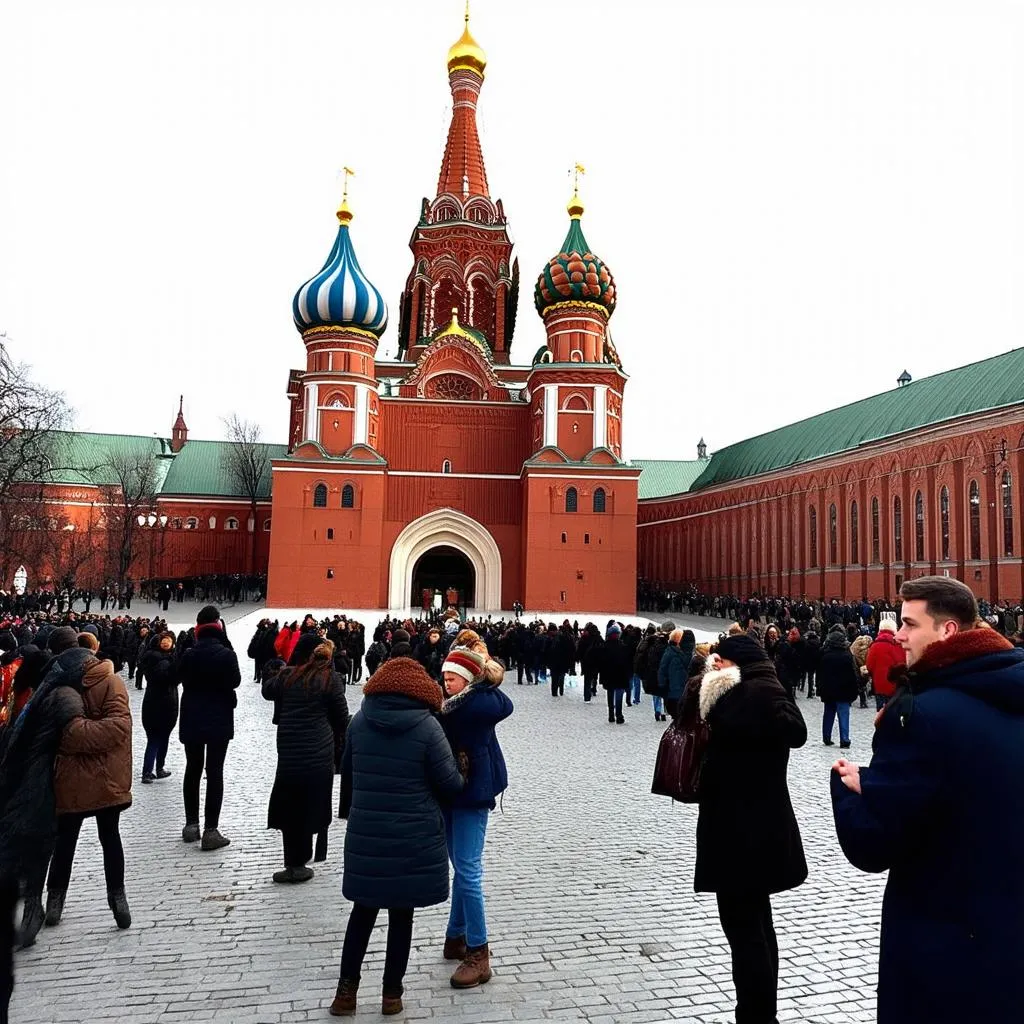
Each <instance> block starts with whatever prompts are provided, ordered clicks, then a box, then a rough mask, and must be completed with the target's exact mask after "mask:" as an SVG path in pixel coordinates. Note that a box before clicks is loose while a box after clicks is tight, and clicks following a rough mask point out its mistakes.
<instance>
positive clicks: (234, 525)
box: [224, 516, 238, 530]
mask: <svg viewBox="0 0 1024 1024" xmlns="http://www.w3.org/2000/svg"><path fill="white" fill-rule="evenodd" d="M224 529H225V530H237V529H238V520H237V519H236V518H235V517H234V516H229V517H228V518H227V519H225V520H224Z"/></svg>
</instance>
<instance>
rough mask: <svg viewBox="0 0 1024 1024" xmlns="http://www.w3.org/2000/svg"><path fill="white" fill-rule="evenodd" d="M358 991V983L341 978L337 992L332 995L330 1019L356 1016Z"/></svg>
mask: <svg viewBox="0 0 1024 1024" xmlns="http://www.w3.org/2000/svg"><path fill="white" fill-rule="evenodd" d="M358 991H359V982H358V981H349V979H348V978H342V979H341V981H339V982H338V991H337V992H335V993H334V1002H333V1003H331V1016H332V1017H354V1016H355V1014H356V993H357V992H358Z"/></svg>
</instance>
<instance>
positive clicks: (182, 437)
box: [171, 395, 188, 455]
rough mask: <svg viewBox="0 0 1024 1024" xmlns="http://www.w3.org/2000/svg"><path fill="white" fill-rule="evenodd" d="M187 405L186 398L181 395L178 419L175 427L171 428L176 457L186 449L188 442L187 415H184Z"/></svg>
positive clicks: (172, 446)
mask: <svg viewBox="0 0 1024 1024" xmlns="http://www.w3.org/2000/svg"><path fill="white" fill-rule="evenodd" d="M184 405H185V396H184V395H180V396H179V397H178V418H177V419H176V420H175V421H174V426H173V427H172V428H171V451H172V452H174V454H175V455H177V454H178V452H180V451H181V449H182V448H184V447H185V443H186V442H187V441H188V426H187V425H186V423H185V415H184V413H183V411H182V410H183V409H184Z"/></svg>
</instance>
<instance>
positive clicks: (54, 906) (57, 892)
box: [46, 889, 68, 928]
mask: <svg viewBox="0 0 1024 1024" xmlns="http://www.w3.org/2000/svg"><path fill="white" fill-rule="evenodd" d="M67 894H68V891H67V889H49V890H47V893H46V927H47V928H52V927H53V926H54V925H57V924H60V919H61V915H62V914H63V913H64V900H65V898H66V897H67Z"/></svg>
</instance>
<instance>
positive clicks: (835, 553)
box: [828, 505, 839, 565]
mask: <svg viewBox="0 0 1024 1024" xmlns="http://www.w3.org/2000/svg"><path fill="white" fill-rule="evenodd" d="M836 518H837V517H836V507H835V505H829V507H828V564H829V565H835V564H836V562H838V561H839V541H838V537H837V531H836Z"/></svg>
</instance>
